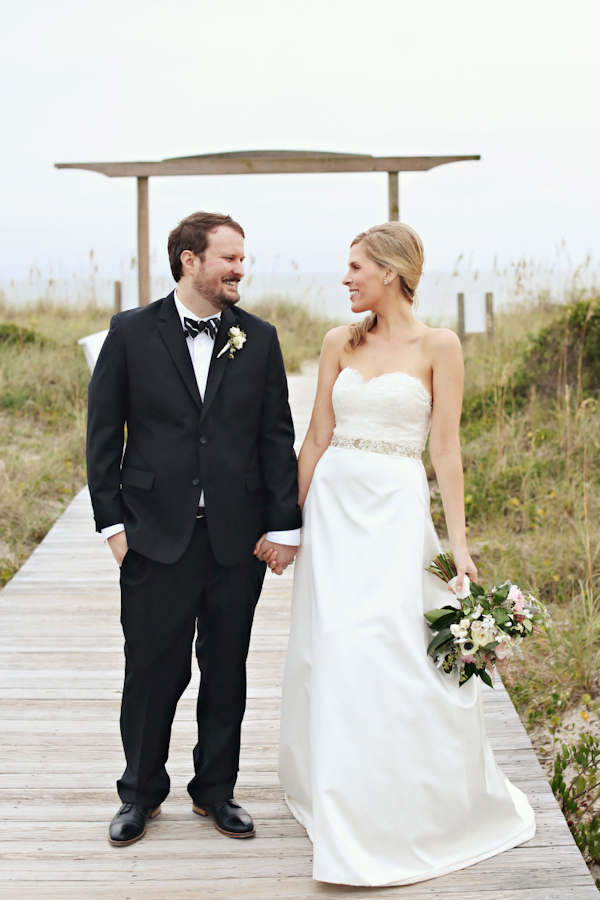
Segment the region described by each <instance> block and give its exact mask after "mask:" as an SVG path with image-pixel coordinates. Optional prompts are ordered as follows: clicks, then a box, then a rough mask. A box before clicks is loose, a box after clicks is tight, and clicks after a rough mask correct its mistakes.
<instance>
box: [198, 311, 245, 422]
mask: <svg viewBox="0 0 600 900" xmlns="http://www.w3.org/2000/svg"><path fill="white" fill-rule="evenodd" d="M236 323H237V319H236V317H235V316H234V314H233V312H232V311H231V310H230V309H225V310H223V312H222V313H221V325H220V326H219V332H218V334H217V337H216V338H215V346H214V348H213V354H212V357H211V360H210V369H209V370H208V379H207V381H206V391H205V393H204V403H203V404H202V415H201V416H200V421H202V420H203V419H204V417H205V416H206V413H207V412H208V408H209V406H210V404H211V403H212V402H213V400H214V398H215V394H216V393H217V391H218V389H219V385H220V384H221V381H222V379H223V375H224V374H225V366H226V365H227V361H228V359H229V353H228V352H227V351H225V353H221V351H222V349H223V347H225V345H226V344H227V341H228V338H229V329H230V328H231V327H232V326H233V325H235V324H236ZM219 354H221V355H220V356H219Z"/></svg>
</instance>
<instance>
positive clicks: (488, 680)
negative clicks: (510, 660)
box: [477, 669, 494, 688]
mask: <svg viewBox="0 0 600 900" xmlns="http://www.w3.org/2000/svg"><path fill="white" fill-rule="evenodd" d="M477 674H478V675H479V677H480V678H481V680H482V681H484V682H485V683H486V684H487V685H488V686H489V687H491V688H493V687H494V683H493V681H492V679H491V678H490V674H489V672H486V670H485V669H479V670H478V672H477Z"/></svg>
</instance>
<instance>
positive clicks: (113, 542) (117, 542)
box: [108, 531, 129, 568]
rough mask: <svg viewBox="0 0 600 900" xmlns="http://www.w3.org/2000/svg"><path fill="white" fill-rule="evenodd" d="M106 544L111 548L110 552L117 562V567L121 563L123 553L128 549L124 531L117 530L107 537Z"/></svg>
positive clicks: (123, 556) (123, 557)
mask: <svg viewBox="0 0 600 900" xmlns="http://www.w3.org/2000/svg"><path fill="white" fill-rule="evenodd" d="M108 546H109V547H110V549H111V550H112V554H113V556H114V558H115V559H116V561H117V563H118V564H119V568H120V567H121V566H122V565H123V560H124V559H125V554H126V553H127V551H128V550H129V547H128V546H127V538H126V537H125V532H124V531H119V532H118V533H117V534H113V536H112V537H109V539H108Z"/></svg>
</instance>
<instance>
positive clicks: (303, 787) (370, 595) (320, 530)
mask: <svg viewBox="0 0 600 900" xmlns="http://www.w3.org/2000/svg"><path fill="white" fill-rule="evenodd" d="M423 259H424V256H423V248H422V244H421V241H420V239H419V237H418V235H417V234H416V233H415V232H414V231H413V230H412V229H411V228H409V227H408V226H407V225H402V224H400V223H397V222H390V223H387V224H385V225H380V226H377V227H375V228H371V229H369V231H367V232H365V233H364V234H360V235H359V236H358V237H357V238H356V239H355V241H354V242H353V244H352V247H351V251H350V261H349V268H348V273H347V275H346V277H345V278H344V284H345V285H346V286H347V287H348V288H349V290H350V299H351V305H352V311H353V312H355V313H360V312H365V313H368V315H367V316H366V318H365V319H363V320H362V321H361V322H359V323H357V324H355V325H352V326H343V327H340V328H334V329H333V330H332V331H330V332H329V333H328V334H327V336H326V337H325V340H324V342H323V349H322V353H321V361H320V366H319V380H318V388H317V396H316V400H315V406H314V410H313V414H312V419H311V422H310V427H309V430H308V434H307V436H306V439H305V441H304V444H303V446H302V450H301V452H300V456H299V483H300V503H301V505H303V507H304V527H303V535H302V545H301V547H300V551H299V553H298V557H297V562H296V574H295V581H294V594H293V605H292V621H291V632H290V642H289V650H288V657H287V663H286V670H285V679H284V687H283V700H282V716H281V743H280V763H279V774H280V779H281V783H282V785H283V788H284V790H285V796H286V801H287V803H288V805H289V808H290V810H291V811H292V813H293V815H294V816H295V817H296V819H297V820H298V821H299V822H300V823H301V824H302V825H303V826H304V827H305V828H306V830H307V832H308V835H309V837H310V838H311V840H312V841H313V844H314V869H313V875H314V878H316V879H318V880H319V881H325V882H333V883H338V884H350V885H391V884H409V883H411V882H417V881H422V880H425V879H427V878H433V877H435V876H438V875H443V874H445V873H447V872H452V871H454V870H456V869H461V868H463V867H465V866H468V865H471V864H472V863H475V862H478V861H480V860H483V859H486V858H487V857H490V856H493V855H494V854H496V853H500V852H501V851H503V850H507V849H509V848H510V847H514V846H516V845H517V844H520V843H522V842H524V841H526V840H529V839H530V838H531V837H532V836H533V834H534V832H535V822H534V817H533V812H532V810H531V807H530V806H529V803H528V802H527V799H526V798H525V796H524V795H523V794H522V793H521V792H520V791H519V790H517V789H516V788H515V787H514V786H513V785H511V784H510V783H509V782H508V781H507V779H506V778H505V777H504V775H503V774H502V773H501V771H500V770H499V769H498V767H497V765H496V762H495V760H494V756H493V754H492V751H491V749H490V746H489V743H488V740H487V736H486V733H485V725H484V720H483V713H482V706H481V698H480V687H479V680H478V679H476V678H472V679H471V680H470V681H469V682H468V683H467V684H466V685H464V686H462V687H459V685H458V680H457V678H456V677H454V676H453V675H446V674H444V673H443V672H442V671H441V670H439V669H436V667H435V664H434V663H433V662H432V660H431V659H430V658H429V657H428V656H427V653H426V648H427V643H428V640H429V638H430V637H431V633H430V632H429V631H428V629H427V627H426V623H425V620H424V618H423V613H424V612H426V611H428V610H430V609H433V608H436V607H441V606H444V605H445V604H447V603H448V602H449V599H450V598H449V596H448V593H447V587H446V586H445V585H443V584H442V582H440V581H439V580H438V579H436V578H435V577H434V576H433V575H431V574H429V573H427V572H426V571H425V567H426V566H428V565H429V564H430V562H431V561H432V559H433V558H434V557H435V556H436V555H437V554H438V553H439V552H440V550H441V547H440V544H439V541H438V539H437V536H436V533H435V531H434V528H433V523H432V520H431V516H430V512H429V491H428V485H427V478H426V475H425V470H424V467H423V464H422V462H421V453H422V451H423V449H424V448H425V443H426V440H427V435H428V432H429V431H430V429H431V433H430V438H429V453H430V456H431V461H432V463H433V465H434V467H435V471H436V475H437V480H438V484H439V487H440V492H441V496H442V500H443V504H444V510H445V515H446V522H447V526H448V535H449V539H450V545H451V549H452V552H453V554H454V559H455V561H456V564H457V569H458V587H460V585H461V584H462V580H463V577H464V575H465V574H466V575H468V576H469V577H470V578H471V579H475V578H476V577H477V571H476V569H475V565H474V564H473V561H472V559H471V557H470V556H469V551H468V549H467V542H466V536H465V517H464V494H463V472H462V463H461V455H460V445H459V421H460V413H461V403H462V388H463V362H462V353H461V347H460V343H459V341H458V338H457V337H456V335H455V334H454V333H453V332H451V331H449V330H447V329H434V328H428V327H427V326H425V325H423V324H422V323H420V322H419V321H417V319H416V318H415V317H414V314H413V309H412V304H413V302H414V297H415V291H416V288H417V285H418V282H419V279H420V277H421V271H422V266H423ZM271 562H273V560H271Z"/></svg>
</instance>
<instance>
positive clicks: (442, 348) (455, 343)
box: [423, 328, 462, 356]
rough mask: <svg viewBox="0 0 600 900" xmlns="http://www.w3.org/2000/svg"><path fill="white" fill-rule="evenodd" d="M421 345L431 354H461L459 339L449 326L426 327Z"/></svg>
mask: <svg viewBox="0 0 600 900" xmlns="http://www.w3.org/2000/svg"><path fill="white" fill-rule="evenodd" d="M423 346H424V347H425V348H426V349H427V351H428V352H429V353H431V354H432V355H433V356H435V355H437V354H438V353H444V354H452V355H454V354H457V353H458V354H460V355H462V346H461V343H460V339H459V337H458V335H457V334H456V332H454V331H452V329H450V328H428V329H427V331H426V332H425V334H424V335H423Z"/></svg>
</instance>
